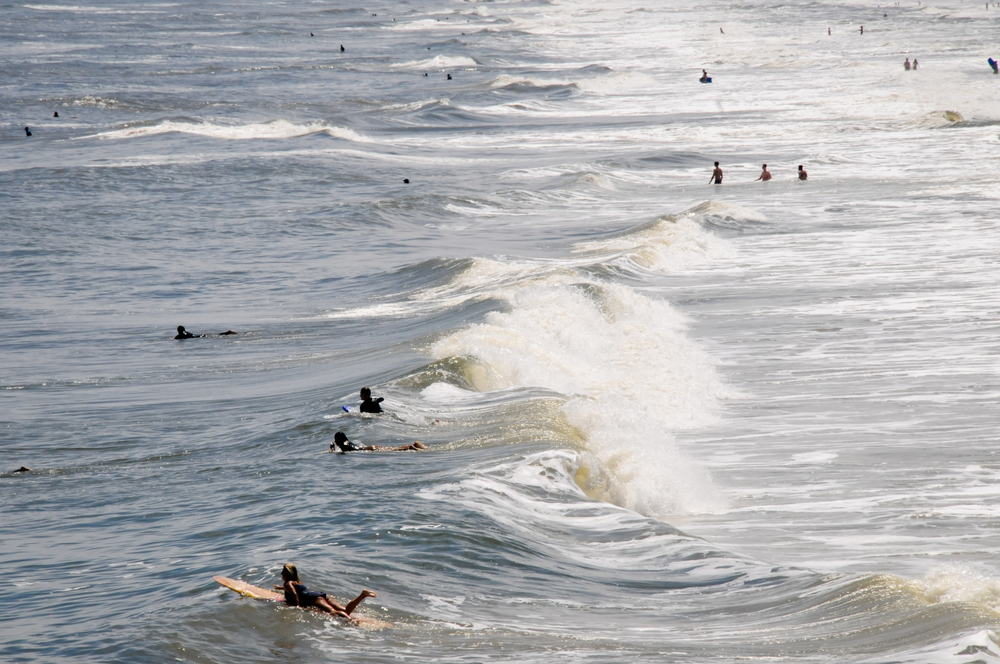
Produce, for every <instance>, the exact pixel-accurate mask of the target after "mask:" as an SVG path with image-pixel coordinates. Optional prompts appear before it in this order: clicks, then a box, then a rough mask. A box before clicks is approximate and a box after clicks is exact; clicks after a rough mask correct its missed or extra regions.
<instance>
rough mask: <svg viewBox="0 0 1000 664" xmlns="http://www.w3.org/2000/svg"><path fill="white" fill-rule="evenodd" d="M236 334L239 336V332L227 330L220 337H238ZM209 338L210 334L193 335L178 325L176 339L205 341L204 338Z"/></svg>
mask: <svg viewBox="0 0 1000 664" xmlns="http://www.w3.org/2000/svg"><path fill="white" fill-rule="evenodd" d="M236 334H239V332H236V331H235V330H226V331H225V332H219V334H218V336H220V337H231V336H233V335H236ZM207 336H210V335H208V334H191V333H190V332H188V331H187V330H185V329H184V326H183V325H178V326H177V336H176V337H174V339H203V338H205V337H207Z"/></svg>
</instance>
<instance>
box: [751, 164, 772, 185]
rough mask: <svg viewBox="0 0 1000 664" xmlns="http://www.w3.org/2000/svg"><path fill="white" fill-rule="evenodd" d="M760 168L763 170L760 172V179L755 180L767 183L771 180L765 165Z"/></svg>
mask: <svg viewBox="0 0 1000 664" xmlns="http://www.w3.org/2000/svg"><path fill="white" fill-rule="evenodd" d="M761 168H762V169H763V170H762V171H761V172H760V177H759V178H757V180H763V181H764V182H767V181H768V180H770V179H771V174H770V173H768V172H767V164H764V165H763V166H762V167H761ZM757 180H754V182H756V181H757Z"/></svg>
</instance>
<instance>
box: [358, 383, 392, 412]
mask: <svg viewBox="0 0 1000 664" xmlns="http://www.w3.org/2000/svg"><path fill="white" fill-rule="evenodd" d="M383 401H385V397H379V398H378V399H372V389H371V388H370V387H362V388H361V405H360V406H358V410H360V411H361V412H362V413H381V412H382V406H380V405H379V404H380V403H382V402H383Z"/></svg>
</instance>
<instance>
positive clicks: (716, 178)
mask: <svg viewBox="0 0 1000 664" xmlns="http://www.w3.org/2000/svg"><path fill="white" fill-rule="evenodd" d="M761 169H762V170H761V172H760V177H758V178H757V179H756V180H754V182H757V181H762V182H767V181H768V180H770V179H771V172H770V171H768V170H767V164H764V165H763V166H762V167H761ZM799 179H800V180H808V179H809V173H807V172H806V169H805V168H803V167H802V164H799ZM708 183H709V184H722V169H721V168H720V167H719V162H715V169H714V170H713V171H712V177H711V178H710V179H709V181H708Z"/></svg>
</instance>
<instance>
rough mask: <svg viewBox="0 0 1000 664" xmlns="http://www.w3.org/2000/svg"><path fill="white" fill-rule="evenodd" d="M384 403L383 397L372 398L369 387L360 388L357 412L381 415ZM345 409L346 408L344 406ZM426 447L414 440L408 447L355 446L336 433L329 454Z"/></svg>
mask: <svg viewBox="0 0 1000 664" xmlns="http://www.w3.org/2000/svg"><path fill="white" fill-rule="evenodd" d="M383 401H385V397H378V398H377V399H376V398H372V390H371V388H370V387H362V388H361V404H360V405H359V406H358V410H359V411H360V412H362V413H373V414H375V413H381V412H382V406H381V405H380V404H381V403H382V402H383ZM345 408H346V406H345ZM426 449H427V445H425V444H424V443H421V442H420V441H419V440H416V441H414V442H412V443H410V444H409V445H399V446H398V447H389V446H386V445H356V444H355V443H352V442H351V441H349V440H348V439H347V434H346V433H344V432H343V431H338V432H337V433H336V434H335V435H334V437H333V442H332V443H330V451H331V452H339V453H340V454H346V453H348V452H420V451H422V450H426Z"/></svg>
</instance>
